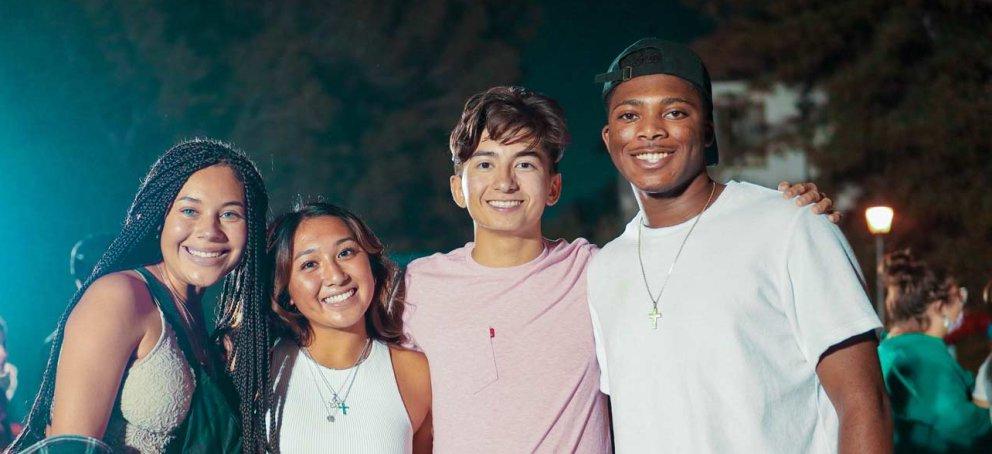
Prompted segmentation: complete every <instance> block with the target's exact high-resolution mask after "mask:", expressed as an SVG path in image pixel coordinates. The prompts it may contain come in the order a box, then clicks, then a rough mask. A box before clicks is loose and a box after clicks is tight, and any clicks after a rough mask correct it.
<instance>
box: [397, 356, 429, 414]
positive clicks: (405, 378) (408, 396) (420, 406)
mask: <svg viewBox="0 0 992 454" xmlns="http://www.w3.org/2000/svg"><path fill="white" fill-rule="evenodd" d="M389 352H390V353H391V355H390V356H391V357H392V361H393V373H394V374H396V386H397V388H399V391H400V397H402V398H403V405H404V406H405V407H406V411H407V414H408V415H409V417H410V423H411V424H412V425H413V428H414V431H416V430H418V429H419V428H420V426H421V425H422V424H423V422H424V421H425V419H426V418H427V415H428V414H429V413H430V408H431V374H430V370H429V368H428V366H427V356H425V355H424V354H423V353H421V352H418V351H415V350H410V349H407V348H403V347H398V346H394V345H390V346H389Z"/></svg>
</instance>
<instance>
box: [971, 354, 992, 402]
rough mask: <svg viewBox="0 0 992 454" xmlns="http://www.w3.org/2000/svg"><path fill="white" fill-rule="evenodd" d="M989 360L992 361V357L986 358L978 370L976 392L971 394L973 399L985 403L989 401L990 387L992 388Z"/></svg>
mask: <svg viewBox="0 0 992 454" xmlns="http://www.w3.org/2000/svg"><path fill="white" fill-rule="evenodd" d="M989 360H992V356H989V357H988V358H985V361H984V362H983V363H982V365H981V367H979V368H978V375H976V376H975V391H974V392H972V393H971V397H972V398H973V399H976V400H983V401H985V402H988V401H989V387H990V386H992V377H989Z"/></svg>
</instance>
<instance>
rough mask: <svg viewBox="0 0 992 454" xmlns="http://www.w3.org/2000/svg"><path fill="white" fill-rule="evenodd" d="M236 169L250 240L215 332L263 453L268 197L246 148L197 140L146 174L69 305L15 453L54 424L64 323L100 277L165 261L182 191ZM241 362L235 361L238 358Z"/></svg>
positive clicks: (249, 438)
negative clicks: (210, 173)
mask: <svg viewBox="0 0 992 454" xmlns="http://www.w3.org/2000/svg"><path fill="white" fill-rule="evenodd" d="M216 164H220V165H225V166H228V167H230V168H231V169H232V170H233V171H234V173H235V175H236V176H237V178H238V179H239V180H240V181H241V183H242V184H243V185H244V195H245V202H246V203H245V208H246V220H247V224H248V241H247V244H246V245H245V249H244V255H243V256H242V258H241V261H240V262H239V263H238V265H237V266H236V267H235V268H234V270H232V271H231V272H230V273H228V275H227V277H226V278H225V280H224V290H223V294H222V295H221V298H220V301H219V309H218V317H217V321H216V329H217V332H218V333H223V334H224V336H225V337H226V338H227V339H228V340H229V343H230V347H231V350H232V351H231V352H230V354H229V355H227V359H228V367H227V368H225V369H226V370H228V371H230V373H231V375H232V378H233V381H234V386H235V388H236V389H237V392H238V394H239V397H240V403H239V406H240V412H241V424H242V430H243V435H244V438H243V448H244V452H246V453H255V452H258V451H260V450H263V449H265V446H264V443H265V424H264V422H263V421H264V419H263V418H264V415H265V411H266V409H267V407H266V406H265V404H266V403H267V402H268V401H269V395H270V394H271V392H270V389H269V388H268V387H267V386H266V385H267V383H268V376H269V355H268V347H269V342H270V339H269V329H268V324H267V319H266V314H267V312H266V301H267V295H268V293H269V292H268V290H267V289H266V287H265V285H266V280H265V279H264V277H265V275H264V273H263V266H264V264H265V262H264V254H265V250H264V243H263V241H264V240H265V236H264V235H265V219H266V215H267V213H268V203H269V202H268V200H269V199H268V194H267V193H266V191H265V185H264V183H263V181H262V177H261V175H259V173H258V169H257V168H255V165H254V164H253V163H252V162H251V161H250V160H249V159H248V157H247V156H245V155H244V154H243V153H242V152H241V151H238V150H236V149H235V148H234V147H232V146H231V145H228V144H226V143H223V142H219V141H215V140H208V139H195V140H190V141H186V142H182V143H179V144H178V145H176V146H174V147H172V148H171V149H169V150H168V151H166V152H165V154H163V155H162V156H161V157H160V158H159V159H158V160H157V161H156V162H155V164H153V165H152V167H151V169H150V170H149V171H148V175H146V176H145V178H144V180H143V181H142V183H141V186H140V187H139V188H138V193H137V194H136V195H135V196H134V201H133V202H132V203H131V207H130V208H129V209H128V211H127V216H126V217H125V218H124V225H123V227H122V228H121V231H120V233H119V234H118V235H117V236H116V237H115V238H114V239H113V241H112V242H111V243H110V246H109V247H108V248H107V250H106V251H105V252H104V253H103V255H102V256H101V257H100V259H99V260H98V261H97V263H96V265H95V266H94V267H93V270H92V272H91V273H90V274H89V277H85V280H84V282H83V285H82V287H81V288H80V289H79V290H78V291H77V292H76V294H75V295H74V296H73V297H72V300H70V301H69V305H68V307H67V308H66V310H65V312H63V314H62V318H61V319H60V320H59V322H58V328H57V329H56V331H55V337H54V341H53V342H52V350H51V353H50V354H49V358H48V365H47V366H46V367H45V374H44V377H43V378H42V383H41V387H40V389H39V390H38V394H37V396H36V397H35V401H34V405H32V407H31V412H30V413H29V414H28V416H27V419H26V420H25V424H24V430H23V431H22V432H21V434H20V435H19V436H18V438H17V440H15V442H14V444H13V445H11V447H10V451H12V452H17V451H19V450H21V449H24V448H25V447H27V446H29V445H30V444H31V443H34V442H36V441H38V440H40V439H41V438H44V436H45V427H46V426H48V424H49V423H50V422H51V410H52V396H53V394H54V391H55V370H56V368H57V365H58V361H59V352H60V351H61V349H62V341H63V339H64V335H65V324H66V321H67V319H68V318H69V314H70V313H71V312H72V309H73V308H74V307H75V306H76V304H77V303H78V302H79V299H80V297H82V295H83V293H85V292H86V289H87V288H89V286H90V285H91V284H92V283H93V281H95V280H97V279H99V278H100V277H102V276H104V275H107V274H110V273H114V272H118V271H123V270H128V269H133V268H137V267H140V266H142V265H147V264H150V263H157V262H159V261H161V260H162V254H161V248H160V246H159V240H158V239H157V238H156V234H157V233H158V231H159V229H161V227H162V224H163V222H164V219H165V215H166V212H167V211H168V210H169V207H171V206H172V203H173V201H174V200H175V198H176V195H177V194H178V193H179V190H180V189H181V188H182V186H183V185H184V184H185V183H186V180H188V179H189V177H190V175H192V174H193V173H195V172H197V171H199V170H201V169H204V168H206V167H210V166H212V165H216ZM235 359H236V360H235Z"/></svg>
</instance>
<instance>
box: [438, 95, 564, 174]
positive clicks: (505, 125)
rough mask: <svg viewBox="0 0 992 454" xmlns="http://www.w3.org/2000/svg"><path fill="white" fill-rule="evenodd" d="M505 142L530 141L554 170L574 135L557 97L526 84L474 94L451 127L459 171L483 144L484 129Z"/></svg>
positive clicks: (452, 155)
mask: <svg viewBox="0 0 992 454" xmlns="http://www.w3.org/2000/svg"><path fill="white" fill-rule="evenodd" d="M483 132H486V133H488V134H489V138H490V140H494V141H499V142H500V143H502V144H504V145H512V144H515V143H519V142H528V143H529V145H530V146H532V147H534V149H535V150H536V151H538V152H540V153H543V154H544V156H545V157H546V158H547V159H548V163H549V167H548V168H549V169H550V170H551V173H553V174H555V173H558V161H561V158H562V156H563V155H564V154H565V147H567V146H568V144H569V142H570V140H571V136H570V135H569V133H568V126H567V125H566V123H565V111H564V109H562V108H561V106H560V105H558V103H557V102H556V101H555V100H554V99H551V98H549V97H548V96H545V95H543V94H541V93H537V92H534V91H531V90H528V89H526V88H523V87H493V88H490V89H488V90H486V91H483V92H480V93H476V94H475V95H472V97H470V98H469V99H468V101H466V102H465V108H464V109H463V110H462V116H461V118H460V119H459V120H458V124H456V125H455V128H454V129H453V130H452V131H451V138H450V141H449V146H450V148H451V161H452V162H453V163H454V167H455V173H460V172H461V169H462V165H464V164H465V162H466V161H468V160H469V159H470V158H471V157H472V154H473V153H475V149H476V148H478V147H479V141H481V140H482V133H483Z"/></svg>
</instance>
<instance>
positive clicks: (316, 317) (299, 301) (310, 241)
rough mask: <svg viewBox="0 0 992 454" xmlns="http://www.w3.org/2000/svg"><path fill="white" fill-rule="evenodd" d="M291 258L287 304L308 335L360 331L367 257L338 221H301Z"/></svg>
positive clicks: (368, 297) (371, 284) (368, 294)
mask: <svg viewBox="0 0 992 454" xmlns="http://www.w3.org/2000/svg"><path fill="white" fill-rule="evenodd" d="M291 258H292V261H291V262H290V266H291V267H292V269H291V270H290V273H289V283H288V286H287V291H288V293H289V298H290V304H292V305H294V306H296V308H297V309H298V310H299V311H300V314H302V315H303V316H304V317H306V319H307V321H308V323H309V325H310V329H311V331H316V330H321V329H337V330H348V331H354V330H364V329H365V323H364V320H365V311H366V310H367V309H368V307H369V304H370V303H371V302H372V297H373V295H374V294H375V278H374V276H373V274H372V268H371V266H370V264H369V255H368V253H367V252H366V251H364V250H363V249H362V247H361V246H360V245H359V243H358V241H357V240H356V238H355V235H354V233H353V232H352V231H351V229H349V228H348V226H347V224H345V223H344V221H342V220H341V219H339V218H337V217H334V216H318V217H313V218H307V219H304V220H303V221H301V222H300V225H299V227H297V229H296V233H295V234H294V236H293V248H292V255H291Z"/></svg>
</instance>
